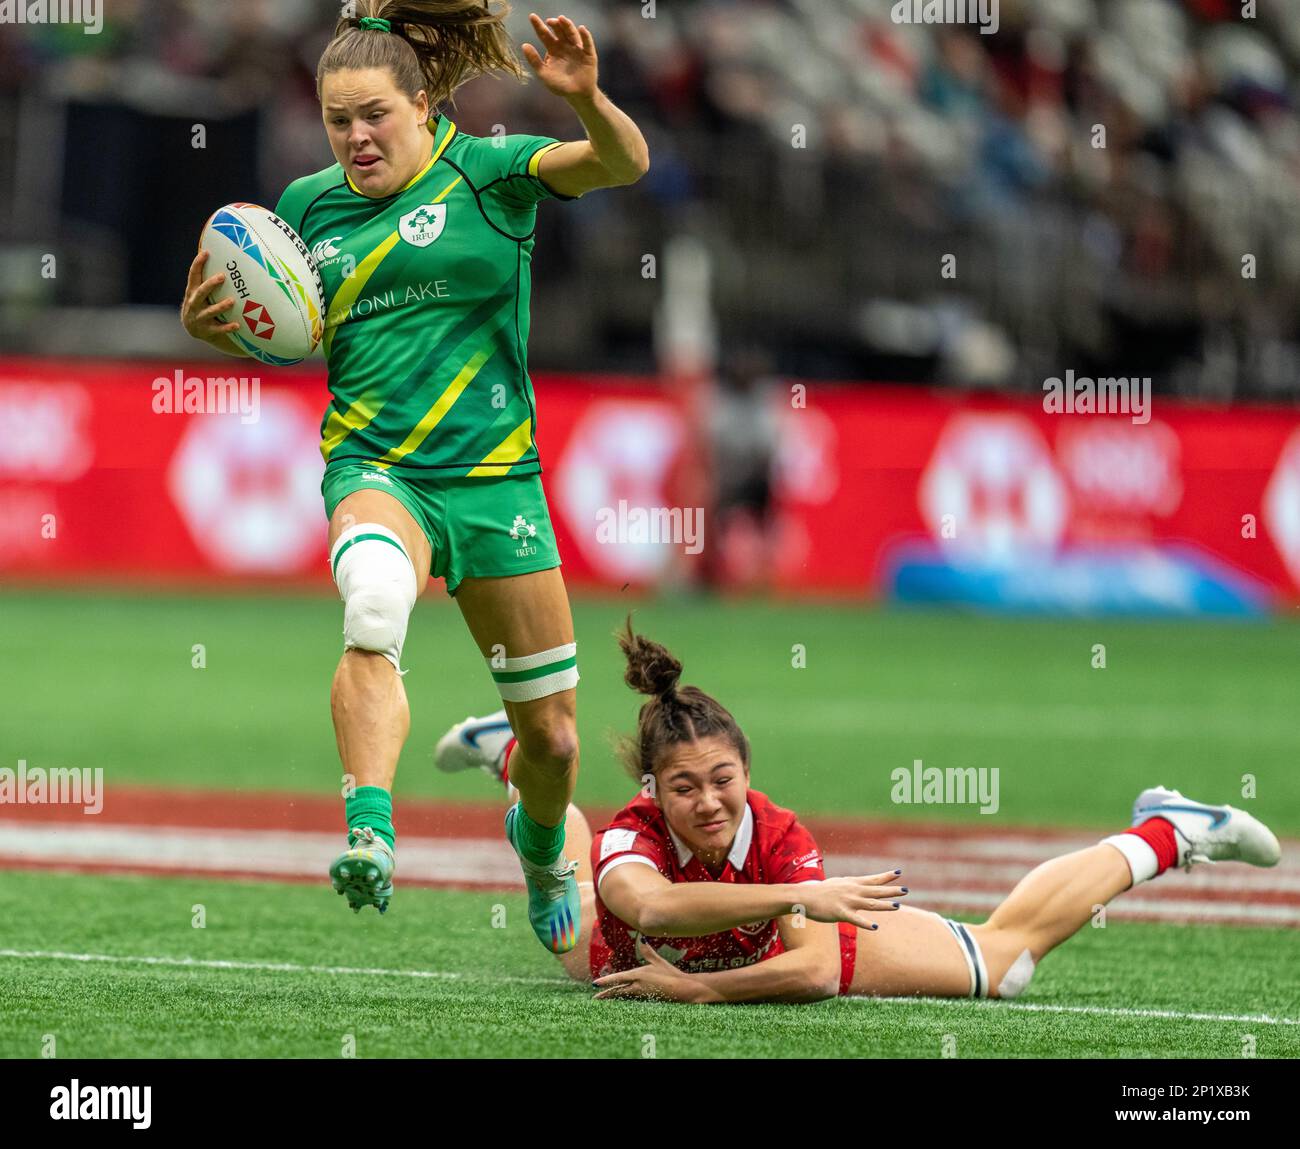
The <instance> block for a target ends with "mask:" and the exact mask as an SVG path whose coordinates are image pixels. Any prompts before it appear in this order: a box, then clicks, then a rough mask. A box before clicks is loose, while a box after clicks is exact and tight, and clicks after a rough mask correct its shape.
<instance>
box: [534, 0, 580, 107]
mask: <svg viewBox="0 0 1300 1149" xmlns="http://www.w3.org/2000/svg"><path fill="white" fill-rule="evenodd" d="M528 19H529V21H530V22H531V24H532V26H533V31H534V32H536V33H537V38H538V39H539V40H540V41H541V42H542V47H543V48H545V49H546V55H545V56H544V57H543V56H542V54H541V53H540V52H539V51H538V50H537V49H536V48H534V47H533V46H532V45H531V44H527V43H526V44H524V45H523V48H522V51H523V53H524V59H525V60H527V61H528V66H529V67H530V68H532V70H533V71H534V72H535V73H536V74H537V78H538V79H539V80H541V82H542V83H543V84H545V85H546V86H547V88H549V89H550V90H551V91H552V92H554V93H555V94H556V95H557V96H594V95H595V94H596V76H597V61H596V41H595V40H593V39H592V38H591V33H590V32H588V31H587V25H586V24H578V25H575V24H574V23H573V21H572V20H570V19H569V18H568V17H567V16H551V17H549V18H548V19H546V20H543V19H542V18H541V17H540V16H539V15H537V13H536V12H530V13H529V14H528Z"/></svg>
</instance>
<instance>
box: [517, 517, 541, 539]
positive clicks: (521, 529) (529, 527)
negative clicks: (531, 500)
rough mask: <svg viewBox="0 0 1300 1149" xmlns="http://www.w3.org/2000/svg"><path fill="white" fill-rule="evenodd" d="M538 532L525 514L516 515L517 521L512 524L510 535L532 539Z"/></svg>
mask: <svg viewBox="0 0 1300 1149" xmlns="http://www.w3.org/2000/svg"><path fill="white" fill-rule="evenodd" d="M536 534H537V528H536V527H535V526H534V525H533V524H532V523H530V522H529V521H528V520H527V519H525V518H524V516H523V515H515V521H514V522H513V523H511V524H510V537H511V538H512V539H531V538H532V537H533V536H534V535H536Z"/></svg>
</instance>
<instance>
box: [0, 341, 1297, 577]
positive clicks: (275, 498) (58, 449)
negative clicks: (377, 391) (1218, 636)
mask: <svg viewBox="0 0 1300 1149" xmlns="http://www.w3.org/2000/svg"><path fill="white" fill-rule="evenodd" d="M224 366H225V365H220V366H218V365H214V364H210V363H205V364H186V365H183V366H182V367H181V368H180V369H179V370H178V369H177V368H176V367H175V366H174V365H167V366H166V367H164V366H162V365H159V364H156V363H146V362H90V361H84V360H77V361H64V362H58V361H38V360H0V426H3V428H4V432H3V434H2V435H0V577H7V578H11V579H16V578H21V579H23V580H26V581H30V580H38V581H44V580H56V579H74V580H91V579H95V578H110V579H116V580H122V579H130V580H145V581H163V582H196V581H202V582H207V583H212V582H222V583H227V582H229V583H237V582H240V581H246V580H247V581H253V582H279V581H289V582H295V583H300V582H303V581H307V582H310V583H313V584H319V585H321V586H322V587H326V586H328V583H329V579H328V571H327V568H326V561H325V559H326V556H325V521H324V513H323V505H322V503H321V498H320V489H319V488H320V478H321V473H322V469H323V464H322V462H321V458H320V454H319V450H318V441H319V435H318V432H319V425H320V418H321V414H322V412H323V410H324V407H325V403H326V399H327V394H326V387H325V378H324V373H323V371H321V370H320V369H319V368H313V369H308V370H303V371H285V370H275V371H271V370H270V369H267V377H266V378H263V379H259V380H258V387H257V388H256V389H255V390H254V389H253V388H252V386H251V380H250V381H248V382H249V386H248V388H247V389H246V390H245V391H243V392H241V391H239V390H238V389H233V390H229V391H228V392H227V398H228V403H227V407H228V409H227V410H225V412H224V413H221V412H219V411H215V410H214V411H211V412H210V413H194V412H188V413H187V412H186V411H185V410H184V402H183V398H182V395H183V388H178V386H177V380H180V381H181V382H182V383H183V382H184V381H185V380H187V379H191V378H196V379H206V378H207V377H208V376H209V375H211V374H212V373H213V372H214V371H215V370H220V369H221V367H224ZM238 366H239V368H240V369H242V370H247V369H248V367H247V365H246V364H243V363H241V364H239V365H238ZM534 382H535V385H536V391H537V396H538V408H539V419H538V427H537V438H538V442H539V448H540V451H541V457H542V461H543V466H544V481H545V484H546V491H547V498H548V501H549V503H550V506H551V513H552V520H553V522H554V524H555V528H556V534H557V541H558V543H559V547H560V553H561V555H562V556H563V559H564V566H565V576H566V581H568V582H569V583H570V584H571V585H574V586H577V587H582V586H589V587H590V586H598V587H611V588H615V589H617V588H621V587H624V586H627V585H631V586H633V587H643V586H653V585H656V584H658V583H660V582H662V581H663V580H664V579H665V578H669V577H672V576H673V575H674V573H675V572H677V571H678V570H679V569H680V567H681V566H682V564H683V563H684V562H688V561H689V559H688V556H689V555H691V554H693V553H695V551H696V550H698V549H699V544H702V545H711V544H712V542H713V540H712V539H711V538H710V536H709V534H708V531H707V530H704V531H703V532H702V535H703V537H702V538H700V539H698V540H697V546H696V547H692V546H690V545H689V542H688V541H684V540H683V539H681V538H678V539H677V540H676V541H668V542H664V541H662V540H661V539H659V538H658V537H655V536H654V535H650V536H647V535H646V534H645V532H644V531H642V532H641V533H638V531H637V524H636V522H635V521H634V520H635V517H636V513H637V510H638V508H641V509H645V508H678V509H679V510H685V511H687V512H690V511H692V510H693V508H681V507H680V506H679V504H680V502H681V501H682V499H683V497H684V493H683V492H684V488H682V487H681V486H680V485H679V484H678V481H677V476H678V475H679V474H680V473H681V472H682V470H683V462H684V461H686V462H689V461H690V459H691V457H692V455H693V452H695V451H696V449H697V448H698V446H699V444H698V442H696V441H695V440H694V439H693V438H692V435H693V434H694V428H693V420H692V419H691V418H689V417H688V416H687V415H686V414H684V410H683V407H682V405H681V403H680V402H678V401H677V400H675V399H674V398H673V397H672V396H671V395H670V393H669V391H667V390H666V389H664V388H662V387H660V386H659V385H657V384H656V383H655V382H654V381H647V380H637V379H630V378H615V377H606V376H601V377H594V376H547V375H541V374H539V375H535V376H534ZM210 394H211V393H210ZM178 399H179V400H181V401H180V403H179V406H180V407H181V409H180V410H174V408H175V407H176V406H177V405H178V404H177V402H174V401H171V400H178ZM777 404H778V412H777V423H778V426H779V429H780V430H779V436H778V439H779V448H778V451H777V458H776V462H775V471H774V473H775V484H774V492H775V506H774V510H775V516H774V520H773V522H774V526H773V530H772V534H771V537H770V538H769V540H768V543H767V545H766V547H765V550H764V553H765V556H766V557H765V559H764V563H765V564H766V567H767V571H768V578H767V580H766V581H767V584H768V585H770V586H771V587H772V588H773V589H775V590H778V591H781V592H786V593H792V594H807V593H819V592H820V593H836V594H848V595H853V596H873V597H874V596H877V595H880V594H888V593H891V588H892V585H893V584H892V583H891V579H893V577H894V575H893V573H891V572H894V570H895V568H896V566H897V559H898V555H900V554H902V553H905V552H907V551H908V549H909V548H915V547H921V548H923V549H924V548H928V553H932V554H933V555H935V556H938V557H939V559H940V560H941V561H942V562H944V563H948V564H952V565H955V566H962V565H963V564H965V565H967V566H972V567H977V568H978V567H989V566H992V567H996V566H997V564H999V563H1001V564H1003V565H1004V566H1007V565H1014V564H1017V563H1024V562H1027V561H1029V560H1033V559H1036V558H1041V557H1042V556H1045V555H1048V556H1050V555H1058V556H1059V555H1068V554H1070V553H1074V552H1082V551H1087V552H1088V553H1090V554H1095V553H1099V551H1105V550H1107V549H1113V550H1115V551H1116V552H1117V553H1118V552H1120V551H1122V552H1124V553H1126V554H1140V553H1143V550H1144V548H1148V549H1155V550H1158V549H1160V548H1172V547H1178V548H1185V549H1188V550H1189V552H1194V553H1195V554H1196V555H1199V556H1204V558H1205V559H1206V561H1208V562H1211V563H1213V564H1218V565H1219V568H1221V569H1223V570H1225V571H1228V572H1230V573H1232V574H1233V576H1234V577H1235V576H1236V575H1238V574H1239V575H1240V576H1241V579H1242V580H1244V583H1245V584H1248V585H1250V586H1252V587H1258V588H1259V589H1260V590H1261V591H1263V592H1265V593H1266V594H1267V595H1268V596H1269V597H1270V598H1272V599H1275V600H1277V601H1293V600H1295V599H1296V598H1297V588H1300V415H1298V414H1297V413H1295V412H1293V411H1290V410H1286V409H1266V408H1229V409H1225V408H1211V407H1206V406H1196V405H1188V404H1179V403H1176V402H1174V401H1172V400H1164V401H1162V400H1161V399H1160V397H1158V396H1157V397H1156V398H1155V399H1154V400H1153V403H1152V407H1151V409H1150V410H1149V412H1148V414H1149V418H1148V419H1146V420H1145V421H1142V422H1138V421H1135V420H1134V419H1133V418H1131V417H1129V416H1126V415H1105V416H1101V415H1095V416H1089V415H1066V414H1050V413H1048V411H1046V410H1045V409H1044V405H1043V403H1042V402H1041V401H1039V400H1037V399H1035V398H1034V397H1026V398H1023V399H1020V398H1008V397H1005V396H997V397H992V396H970V395H962V394H957V393H950V392H943V391H938V390H922V389H904V388H895V387H886V386H876V385H862V386H844V385H832V384H822V383H812V384H808V385H807V391H806V395H803V394H801V395H800V397H799V399H798V400H797V401H796V402H790V401H789V398H788V396H787V394H786V393H785V392H782V393H781V395H780V398H779V399H778V400H777ZM169 406H170V407H172V408H173V410H172V411H168V410H167V408H168V407H169ZM686 469H687V470H689V468H686ZM703 526H710V529H711V525H709V524H703V523H701V527H703ZM611 532H612V533H611ZM1216 569H1218V568H1216ZM1062 577H1065V576H1064V575H1063V576H1062Z"/></svg>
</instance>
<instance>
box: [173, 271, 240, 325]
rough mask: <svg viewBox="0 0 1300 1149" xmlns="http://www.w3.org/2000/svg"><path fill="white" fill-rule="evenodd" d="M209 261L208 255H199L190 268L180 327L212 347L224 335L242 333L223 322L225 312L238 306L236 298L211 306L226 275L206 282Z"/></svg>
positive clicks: (220, 274)
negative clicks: (211, 344) (205, 275)
mask: <svg viewBox="0 0 1300 1149" xmlns="http://www.w3.org/2000/svg"><path fill="white" fill-rule="evenodd" d="M207 261H208V253H207V252H206V251H200V252H199V254H198V255H196V256H195V257H194V262H193V263H191V264H190V277H189V280H188V282H187V283H186V284H185V298H184V299H182V300H181V325H182V326H183V327H184V328H185V330H186V331H188V332H189V333H190V334H191V335H192V336H194V338H195V339H202V340H203V341H204V342H205V343H211V342H212V341H213V340H214V339H215V340H220V339H221V337H222V336H223V335H229V334H230V333H231V332H232V331H238V330H239V324H238V323H233V322H227V321H226V320H224V319H222V318H221V313H222V312H223V311H229V310H230V309H231V308H232V307H234V306H235V297H234V296H233V295H232V296H230V297H229V298H227V299H220V300H218V301H217V302H216V303H212V304H209V303H208V297H209V296H210V295H211V294H212V293H213V292H214V291H216V289H217V288H218V287H220V286H221V285H222V284H223V283H224V282H225V281H226V273H225V272H224V271H222V272H218V273H217V274H216V275H213V276H209V277H208V278H207V279H204V278H203V265H204V264H205V263H207Z"/></svg>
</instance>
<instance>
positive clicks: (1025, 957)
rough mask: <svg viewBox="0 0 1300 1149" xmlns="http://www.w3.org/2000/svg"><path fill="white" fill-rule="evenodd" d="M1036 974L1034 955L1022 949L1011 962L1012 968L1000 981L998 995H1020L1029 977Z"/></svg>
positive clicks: (1007, 996)
mask: <svg viewBox="0 0 1300 1149" xmlns="http://www.w3.org/2000/svg"><path fill="white" fill-rule="evenodd" d="M1033 976H1034V955H1033V954H1031V953H1030V952H1029V951H1028V950H1027V949H1024V950H1021V951H1020V956H1019V957H1018V958H1016V960H1015V961H1013V962H1012V963H1011V968H1010V969H1009V970H1007V972H1006V973H1005V974H1004V975H1003V977H1002V980H1001V981H1000V982H998V997H1005V998H1013V997H1019V996H1020V994H1021V993H1022V992H1023V990H1024V988H1025V986H1027V985H1028V984H1029V979H1030V978H1031V977H1033Z"/></svg>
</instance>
